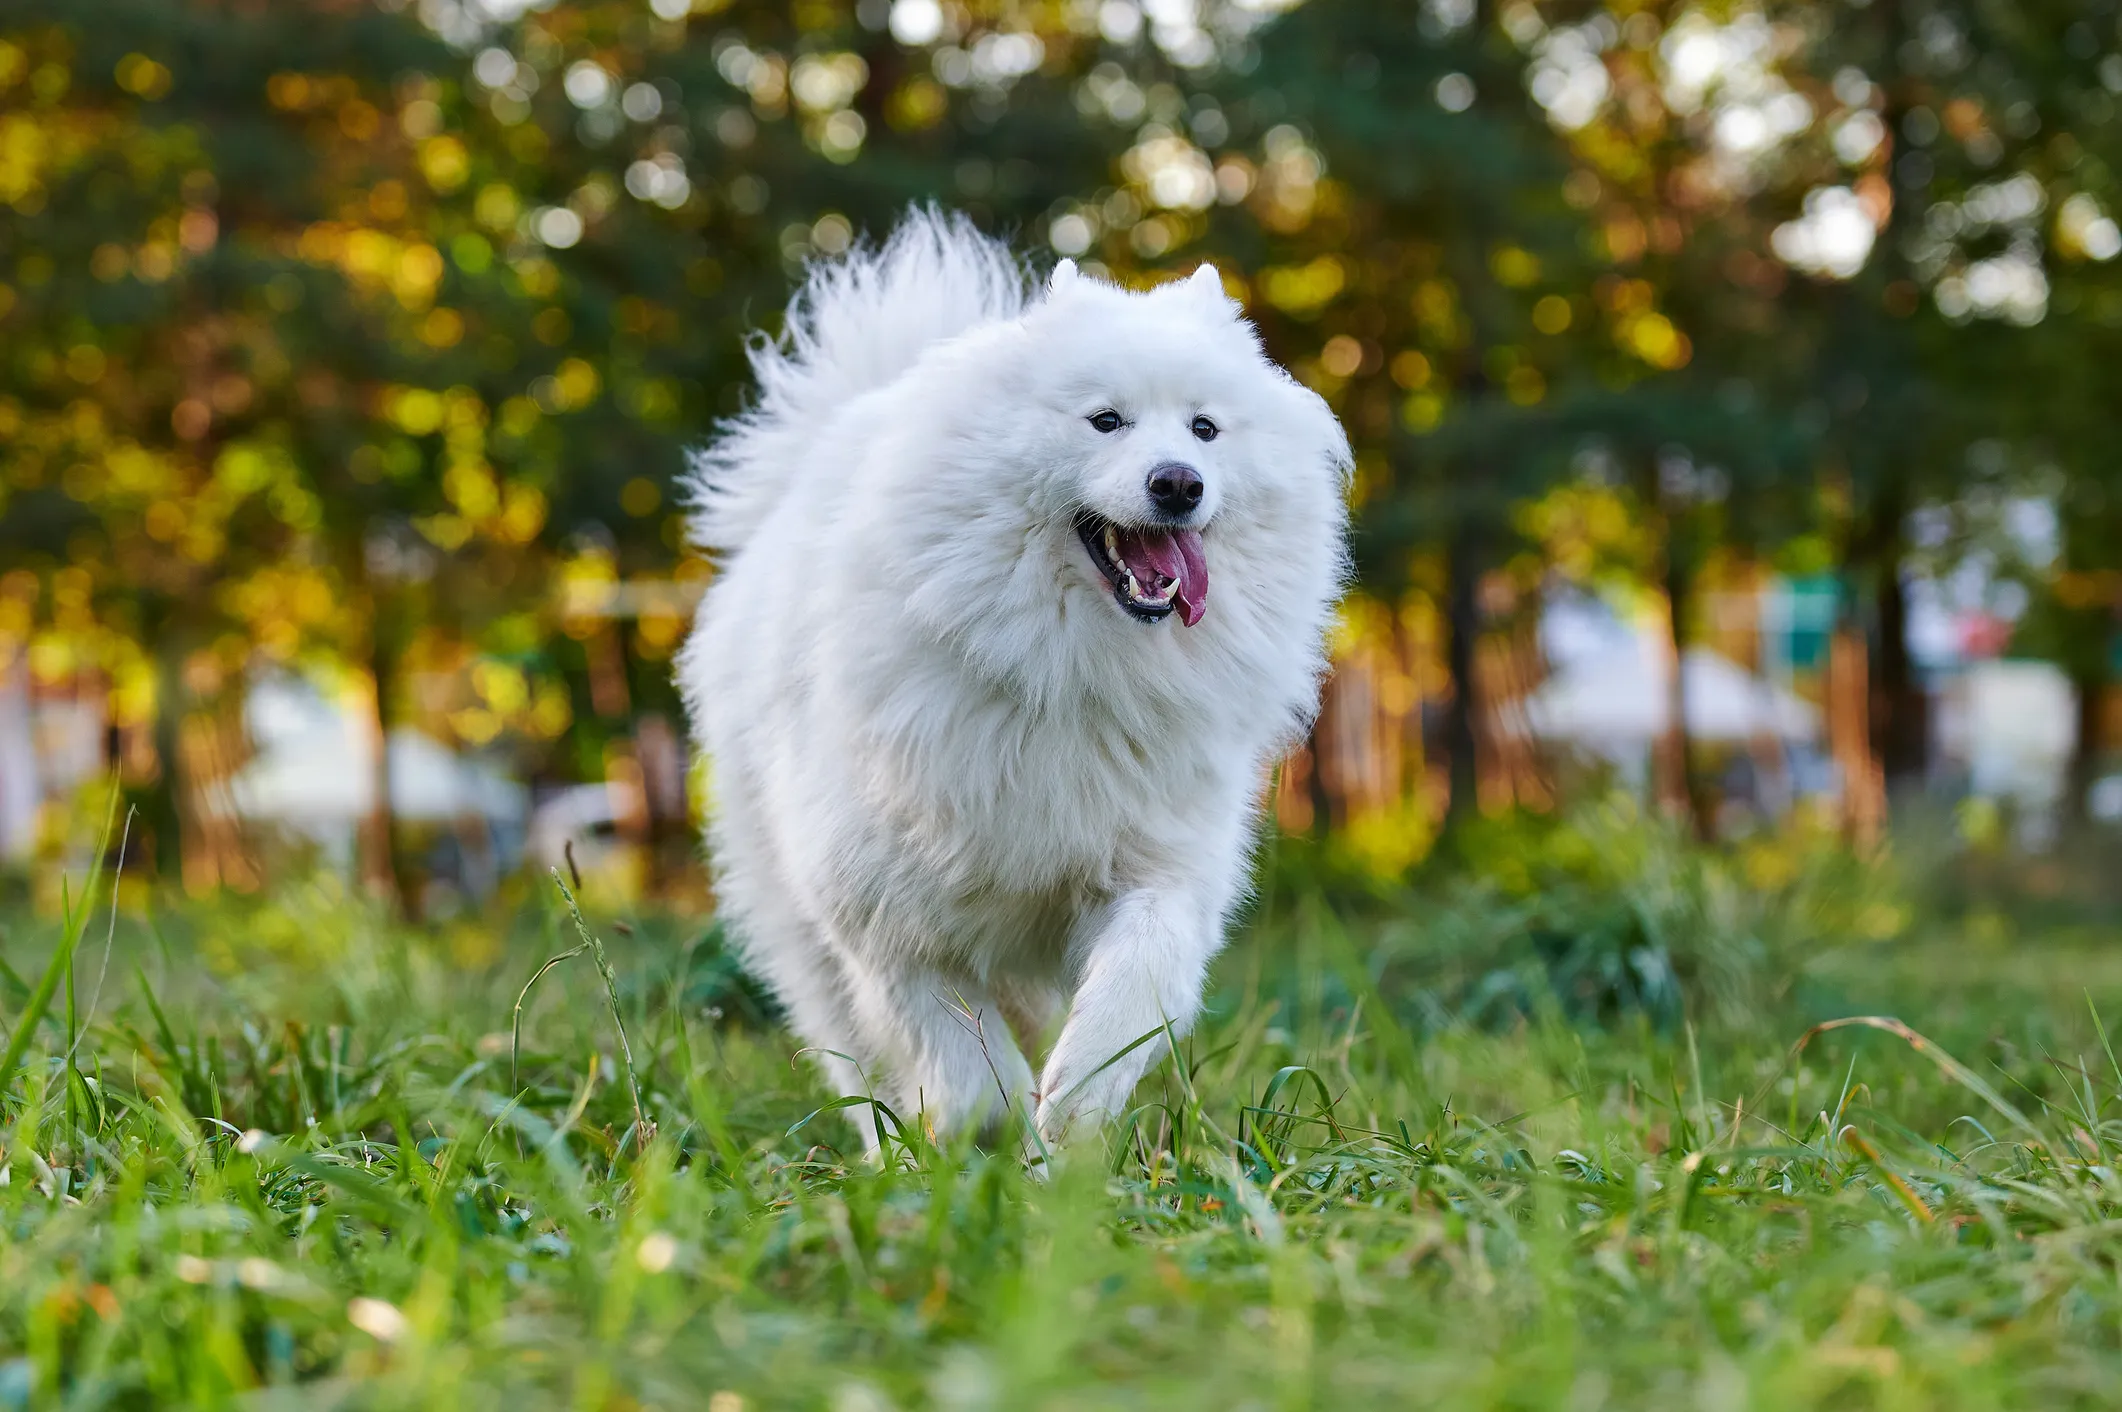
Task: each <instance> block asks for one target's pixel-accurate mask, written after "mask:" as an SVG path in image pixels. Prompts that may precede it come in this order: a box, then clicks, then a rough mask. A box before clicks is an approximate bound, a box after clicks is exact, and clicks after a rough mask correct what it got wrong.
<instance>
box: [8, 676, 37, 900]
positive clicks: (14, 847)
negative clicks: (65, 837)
mask: <svg viewBox="0 0 2122 1412" xmlns="http://www.w3.org/2000/svg"><path fill="white" fill-rule="evenodd" d="M40 790H41V786H40V785H39V783H38V780H37V737H36V730H35V726H34V717H33V716H32V715H31V707H30V694H29V666H28V664H27V663H26V662H24V661H23V659H22V656H21V654H19V653H18V654H16V656H15V659H14V661H13V662H12V663H10V664H9V665H7V666H5V667H0V860H6V859H16V858H26V857H28V856H29V852H30V850H31V849H32V848H34V847H36V844H37V812H38V810H39V809H40V808H41V807H42V805H43V802H44V800H43V795H42V794H41V792H40Z"/></svg>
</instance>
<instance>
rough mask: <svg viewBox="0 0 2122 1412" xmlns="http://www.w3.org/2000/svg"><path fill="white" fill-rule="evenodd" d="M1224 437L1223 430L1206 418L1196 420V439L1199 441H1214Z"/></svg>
mask: <svg viewBox="0 0 2122 1412" xmlns="http://www.w3.org/2000/svg"><path fill="white" fill-rule="evenodd" d="M1220 435H1222V428H1220V427H1218V426H1217V425H1216V424H1215V423H1214V422H1212V421H1210V420H1209V419H1208V418H1206V417H1196V418H1194V438H1195V439H1196V440H1197V441H1214V440H1215V439H1216V438H1217V437H1218V436H1220Z"/></svg>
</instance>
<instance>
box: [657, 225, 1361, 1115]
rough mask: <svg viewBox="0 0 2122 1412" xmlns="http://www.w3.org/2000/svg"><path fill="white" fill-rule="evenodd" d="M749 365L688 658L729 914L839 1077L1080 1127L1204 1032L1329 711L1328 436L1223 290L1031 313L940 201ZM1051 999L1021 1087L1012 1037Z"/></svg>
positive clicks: (702, 487)
mask: <svg viewBox="0 0 2122 1412" xmlns="http://www.w3.org/2000/svg"><path fill="white" fill-rule="evenodd" d="M752 364H753V368H754V370H755V371H756V373H757V375H758V378H759V396H758V399H757V403H756V405H755V406H754V407H753V408H752V410H751V411H749V412H747V413H746V414H744V415H743V416H741V417H738V418H737V419H735V420H734V421H733V422H731V423H729V424H727V425H725V426H724V427H723V428H722V430H721V432H720V434H719V435H718V437H717V438H716V440H715V441H714V442H713V443H712V444H711V445H709V446H708V447H707V448H706V450H705V451H703V452H702V453H701V454H700V456H699V458H698V460H697V462H696V466H695V469H696V473H697V477H696V483H695V486H694V490H695V494H696V497H697V500H696V504H697V507H698V511H699V513H698V517H697V520H696V535H697V538H698V540H699V542H700V544H701V545H702V546H703V547H704V548H705V549H707V550H708V551H709V552H711V553H712V554H714V555H715V556H716V557H717V559H718V560H719V564H720V572H719V573H718V575H717V577H716V578H715V580H714V583H713V586H712V587H711V588H710V589H709V590H708V593H707V597H706V600H705V602H704V603H703V605H702V607H701V611H700V618H699V623H698V626H697V627H696V629H695V630H694V632H693V635H692V637H691V639H690V640H689V641H688V642H687V644H686V647H685V650H684V653H683V655H682V657H681V659H680V666H679V677H680V682H681V684H682V686H683V689H684V691H685V694H686V698H687V702H688V704H689V706H690V709H691V713H692V718H693V722H694V725H695V727H696V729H697V731H698V733H699V736H700V738H701V741H702V743H703V745H704V746H705V748H706V751H707V753H708V756H709V770H710V780H711V789H710V793H711V804H712V823H711V824H710V827H709V841H710V844H711V850H712V856H713V860H714V863H715V867H716V871H717V878H718V891H719V895H720V899H721V906H722V908H723V909H724V915H725V916H726V917H727V918H728V920H729V922H730V925H731V930H732V932H733V934H734V936H735V938H736V939H737V942H738V944H739V945H740V946H741V948H742V951H743V955H744V957H745V959H746V960H747V962H748V963H749V965H750V966H751V967H752V968H753V970H754V971H755V972H756V973H757V974H758V975H759V976H760V977H761V978H762V979H763V980H764V981H765V982H766V983H767V984H768V985H770V986H771V987H772V989H773V990H774V992H775V993H776V994H777V995H778V996H779V997H780V999H781V1001H782V1003H783V1004H784V1005H785V1006H786V1008H787V1011H788V1016H789V1020H790V1022H791V1023H792V1024H793V1026H794V1027H795V1030H796V1033H797V1034H798V1035H799V1036H801V1037H802V1039H803V1041H804V1042H805V1043H806V1044H807V1045H808V1046H810V1047H811V1049H812V1051H813V1052H814V1053H816V1054H817V1055H819V1056H820V1057H821V1060H822V1063H823V1065H824V1069H825V1072H826V1077H827V1079H828V1081H829V1082H830V1083H832V1084H833V1085H835V1086H836V1087H837V1089H838V1091H839V1092H840V1093H842V1094H848V1095H860V1094H871V1095H873V1096H874V1097H875V1098H876V1099H878V1100H879V1101H881V1102H883V1103H885V1104H888V1105H890V1106H891V1107H892V1108H893V1109H894V1110H895V1113H896V1114H897V1115H898V1116H899V1117H901V1118H903V1119H905V1120H907V1121H913V1120H914V1118H915V1115H916V1114H921V1115H924V1116H925V1119H926V1121H927V1123H928V1124H929V1125H931V1126H932V1127H933V1128H934V1129H936V1130H940V1131H945V1132H948V1131H950V1130H953V1129H958V1128H963V1127H966V1126H969V1125H978V1124H983V1123H986V1122H988V1121H991V1120H992V1119H993V1118H995V1117H996V1116H997V1114H998V1112H999V1110H1000V1108H1001V1107H1002V1106H1004V1105H1008V1106H1011V1107H1016V1106H1018V1105H1020V1104H1021V1105H1023V1109H1022V1110H1020V1111H1029V1112H1032V1113H1033V1114H1034V1117H1035V1120H1036V1122H1037V1125H1038V1129H1039V1131H1040V1133H1041V1134H1042V1135H1043V1136H1044V1137H1045V1138H1046V1139H1048V1140H1049V1141H1055V1140H1059V1139H1060V1138H1061V1137H1062V1136H1063V1135H1064V1134H1065V1133H1066V1132H1067V1130H1068V1129H1069V1127H1070V1125H1071V1124H1072V1123H1080V1124H1082V1126H1084V1127H1085V1128H1088V1127H1089V1126H1090V1120H1092V1119H1103V1118H1104V1117H1107V1116H1110V1115H1113V1114H1115V1113H1117V1112H1119V1111H1121V1110H1122V1108H1123V1105H1124V1104H1125V1102H1126V1100H1127V1098H1128V1095H1129V1094H1130V1093H1131V1092H1132V1090H1133V1089H1134V1086H1135V1084H1136V1082H1137V1081H1138V1080H1139V1079H1140V1078H1141V1076H1142V1074H1143V1073H1144V1072H1145V1070H1146V1069H1147V1068H1148V1067H1149V1065H1150V1064H1151V1062H1152V1061H1153V1060H1154V1059H1155V1058H1157V1057H1159V1056H1160V1055H1161V1054H1162V1053H1163V1052H1164V1049H1165V1046H1166V1038H1165V1036H1166V1035H1167V1034H1168V1033H1179V1034H1183V1033H1184V1032H1185V1031H1186V1030H1187V1028H1188V1026H1189V1025H1190V1024H1191V1023H1192V1021H1193V1019H1194V1016H1195V1012H1196V1011H1197V1009H1198V1008H1199V1005H1200V1001H1201V992H1202V983H1203V977H1204V973H1205V972H1206V970H1207V967H1208V963H1209V960H1210V958H1211V957H1213V956H1214V955H1215V953H1216V951H1217V950H1218V949H1219V947H1220V946H1221V945H1222V939H1223V930H1224V926H1225V920H1226V918H1227V917H1228V915H1229V914H1230V912H1231V909H1232V907H1233V906H1234V905H1235V903H1236V902H1237V901H1238V900H1239V898H1240V897H1241V895H1242V893H1243V891H1244V889H1245V886H1246V879H1247V872H1248V861H1249V855H1250V852H1251V848H1252V842H1253V837H1254V833H1255V828H1256V823H1257V820H1258V817H1259V813H1260V804H1261V800H1262V797H1263V792H1264V787H1265V784H1266V779H1267V774H1268V771H1269V770H1270V768H1271V767H1272V765H1273V762H1274V761H1275V759H1276V758H1277V756H1278V754H1279V753H1280V752H1281V751H1283V750H1284V749H1286V748H1287V747H1288V745H1289V744H1290V743H1291V742H1292V740H1293V739H1294V738H1296V737H1297V736H1298V734H1299V733H1300V732H1301V730H1302V729H1303V727H1304V724H1305V722H1306V721H1307V720H1308V719H1309V717H1310V716H1311V714H1312V713H1313V711H1314V710H1315V709H1316V705H1317V693H1318V682H1319V677H1320V674H1321V670H1322V660H1323V659H1322V649H1323V638H1324V634H1325V630H1326V628H1327V626H1328V622H1329V619H1330V616H1331V613H1332V610H1333V605H1334V602H1335V599H1336V597H1337V595H1338V592H1339V589H1340V585H1341V581H1342V578H1343V572H1344V550H1343V529H1344V522H1345V510H1344V494H1343V492H1344V480H1345V476H1346V473H1347V470H1348V466H1349V450H1348V443H1347V440H1346V438H1345V437H1344V436H1343V434H1342V431H1341V428H1340V426H1339V424H1338V423H1337V422H1336V421H1335V420H1334V417H1333V414H1332V413H1331V412H1330V411H1329V410H1328V409H1327V407H1326V404H1325V403H1324V402H1323V401H1321V400H1320V399H1319V398H1318V397H1317V396H1315V395H1314V394H1313V393H1311V392H1310V391H1308V390H1306V389H1305V388H1303V387H1302V386H1300V385H1299V384H1298V383H1296V382H1295V381H1293V380H1292V379H1291V378H1289V377H1288V376H1287V375H1286V374H1284V373H1283V372H1282V371H1281V370H1280V369H1279V368H1277V367H1275V366H1274V365H1273V364H1271V363H1269V362H1268V361H1267V360H1266V359H1265V358H1264V357H1263V356H1262V354H1261V351H1260V345H1259V341H1258V339H1257V338H1256V337H1255V335H1254V333H1253V331H1252V329H1251V327H1250V326H1249V325H1248V324H1247V323H1246V322H1245V320H1244V319H1243V318H1242V317H1241V316H1240V314H1239V312H1238V310H1237V308H1236V306H1235V305H1233V304H1232V302H1231V301H1230V300H1229V299H1228V298H1227V297H1226V296H1225V294H1224V292H1223V286H1222V284H1221V282H1220V281H1219V279H1218V277H1217V275H1216V272H1215V270H1214V269H1212V268H1210V267H1208V266H1203V267H1202V268H1201V269H1200V270H1199V271H1198V272H1197V273H1196V274H1195V275H1194V277H1193V278H1192V279H1189V280H1185V281H1182V282H1178V283H1173V284H1167V285H1164V286H1162V287H1160V288H1157V289H1155V290H1153V291H1151V292H1149V293H1146V294H1136V293H1130V292H1127V291H1125V290H1122V289H1119V288H1117V287H1115V286H1112V285H1109V284H1104V283H1101V282H1099V281H1096V280H1094V279H1091V278H1089V277H1088V276H1084V275H1081V274H1079V273H1078V272H1077V270H1076V267H1075V266H1074V265H1073V264H1071V263H1069V262H1066V261H1064V262H1063V263H1062V264H1061V266H1060V268H1059V269H1057V270H1056V271H1055V272H1054V275H1053V279H1052V282H1051V284H1050V285H1049V286H1048V287H1047V288H1046V289H1045V291H1044V292H1043V294H1042V293H1041V292H1039V291H1038V290H1037V288H1036V286H1035V285H1032V284H1030V283H1028V281H1027V278H1026V274H1025V271H1024V269H1023V267H1022V266H1021V265H1019V264H1018V263H1017V262H1016V261H1015V260H1014V259H1013V258H1012V257H1011V256H1010V254H1009V252H1008V251H1007V250H1006V249H1005V248H1004V247H1003V246H1001V245H999V244H997V243H995V242H993V241H990V240H988V239H986V238H985V237H983V236H981V235H980V234H979V233H978V232H976V231H975V230H974V229H973V228H972V227H971V226H970V225H968V224H966V223H965V222H963V221H962V220H958V219H952V218H947V217H944V216H940V215H937V214H934V213H929V214H921V213H916V214H914V215H912V216H910V217H909V218H908V219H907V221H906V222H905V224H904V225H903V226H902V227H901V228H900V229H899V231H898V232H897V233H896V234H895V235H894V236H893V237H892V239H891V240H890V242H889V243H888V244H886V245H885V246H884V247H883V248H882V249H881V250H875V251H862V252H858V253H856V254H853V255H851V256H848V257H847V258H845V259H842V260H839V261H837V262H834V263H829V264H821V265H819V266H816V267H814V268H813V270H812V271H811V273H810V276H809V279H808V282H807V283H806V284H805V286H804V288H803V290H802V292H801V293H800V294H799V295H798V296H797V298H796V300H795V303H794V304H793V305H792V306H791V308H790V310H789V314H788V320H787V333H786V335H785V336H784V337H783V339H782V340H781V341H780V342H779V343H777V344H768V343H765V342H763V341H762V342H761V343H760V344H759V345H757V346H756V347H755V348H754V350H753V353H752ZM1211 585H1213V587H1211ZM1065 1000H1066V1001H1069V1002H1070V1003H1069V1007H1068V1018H1067V1020H1066V1022H1065V1023H1064V1024H1063V1025H1062V1027H1061V1031H1060V1036H1059V1038H1058V1040H1057V1041H1056V1042H1055V1044H1054V1047H1053V1052H1052V1055H1051V1056H1050V1057H1049V1058H1048V1059H1047V1061H1046V1065H1045V1068H1044V1070H1043V1073H1042V1074H1041V1077H1040V1079H1039V1081H1038V1083H1037V1084H1036V1086H1035V1085H1034V1083H1033V1079H1032V1071H1031V1067H1030V1066H1029V1065H1028V1064H1027V1063H1026V1062H1025V1060H1024V1057H1023V1055H1022V1053H1021V1052H1020V1051H1019V1049H1018V1047H1017V1042H1016V1039H1015V1038H1013V1036H1012V1024H1013V1023H1014V1025H1015V1026H1016V1028H1017V1029H1018V1031H1019V1032H1020V1033H1022V1034H1023V1035H1024V1036H1025V1037H1026V1038H1027V1039H1037V1038H1040V1037H1042V1034H1043V1031H1044V1030H1045V1029H1046V1028H1047V1026H1048V1025H1049V1024H1050V1023H1051V1020H1052V1018H1053V1017H1054V1016H1055V1014H1056V1013H1057V1012H1058V1009H1059V1006H1060V1004H1061V1002H1063V1001H1065ZM1130 1046H1133V1047H1132V1048H1130ZM840 1056H846V1057H845V1058H843V1057H840ZM1033 1105H1036V1106H1035V1108H1034V1106H1033ZM854 1111H856V1112H858V1113H860V1114H863V1115H864V1116H863V1118H862V1119H861V1120H860V1121H859V1122H858V1126H859V1127H860V1128H861V1129H862V1135H863V1138H864V1140H865V1141H866V1142H868V1143H870V1144H872V1145H874V1144H875V1143H876V1142H877V1141H878V1136H877V1126H876V1125H877V1124H878V1123H880V1122H881V1121H882V1120H881V1119H880V1118H878V1117H876V1116H875V1110H874V1109H873V1108H868V1107H865V1108H861V1109H857V1110H854ZM886 1130H887V1131H888V1130H889V1126H888V1125H886Z"/></svg>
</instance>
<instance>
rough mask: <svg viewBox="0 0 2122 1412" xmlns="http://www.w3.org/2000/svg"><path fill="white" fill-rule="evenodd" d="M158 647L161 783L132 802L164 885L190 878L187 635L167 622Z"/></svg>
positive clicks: (157, 731) (157, 768)
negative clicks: (182, 758) (185, 767)
mask: <svg viewBox="0 0 2122 1412" xmlns="http://www.w3.org/2000/svg"><path fill="white" fill-rule="evenodd" d="M151 640H153V641H154V643H155V779H154V782H153V783H152V784H149V785H147V786H146V787H145V788H144V789H142V790H140V791H139V792H138V793H137V795H136V796H135V798H134V799H133V800H132V801H131V803H132V804H133V805H134V807H136V808H138V809H139V811H140V822H141V824H142V825H143V826H144V827H145V829H146V831H147V835H148V840H149V843H150V845H151V846H152V848H153V850H154V852H153V857H154V860H155V875H156V877H158V878H160V879H162V880H164V881H166V882H167V881H175V880H177V879H180V878H182V877H183V876H184V816H183V812H182V811H183V808H184V796H183V794H182V793H181V791H182V789H183V787H184V780H183V776H182V773H181V771H180V769H179V766H178V758H179V754H180V752H179V750H178V735H177V733H178V729H179V727H180V725H181V724H182V722H183V719H184V699H185V695H186V691H185V685H184V648H183V644H182V640H181V634H179V633H177V632H176V631H175V630H174V628H173V627H172V626H171V625H170V624H169V623H167V622H166V621H165V622H164V623H162V624H160V625H159V626H158V628H157V630H156V632H155V634H154V636H153V638H152V639H151Z"/></svg>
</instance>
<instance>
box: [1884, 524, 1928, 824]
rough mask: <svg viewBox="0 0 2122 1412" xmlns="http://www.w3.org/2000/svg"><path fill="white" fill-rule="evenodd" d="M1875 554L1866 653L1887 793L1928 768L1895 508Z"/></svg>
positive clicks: (1923, 704)
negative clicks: (1874, 604) (1873, 632)
mask: <svg viewBox="0 0 2122 1412" xmlns="http://www.w3.org/2000/svg"><path fill="white" fill-rule="evenodd" d="M1891 513H1893V520H1892V523H1891V524H1890V525H1888V526H1885V527H1884V533H1883V534H1882V541H1883V542H1882V544H1881V546H1880V549H1879V552H1878V556H1877V561H1876V562H1877V570H1876V571H1877V573H1878V605H1879V643H1878V649H1877V651H1876V652H1874V653H1873V655H1872V749H1873V750H1874V751H1875V752H1876V753H1877V754H1878V757H1879V767H1880V769H1881V771H1882V772H1883V773H1884V774H1885V776H1886V793H1887V797H1888V798H1889V799H1890V800H1892V799H1899V798H1902V797H1904V796H1906V795H1910V794H1916V793H1920V792H1921V791H1922V789H1923V784H1924V780H1925V777H1926V775H1927V773H1928V771H1929V767H1930V724H1929V721H1928V719H1927V718H1928V716H1929V714H1930V713H1929V705H1930V702H1929V699H1928V698H1927V697H1926V696H1925V695H1924V692H1923V684H1922V683H1921V682H1920V681H1918V680H1917V679H1916V667H1915V661H1914V659H1913V658H1912V657H1910V656H1909V652H1908V594H1907V591H1906V589H1904V588H1903V586H1902V583H1901V532H1900V517H1899V514H1898V511H1897V510H1896V511H1893V512H1891Z"/></svg>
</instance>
